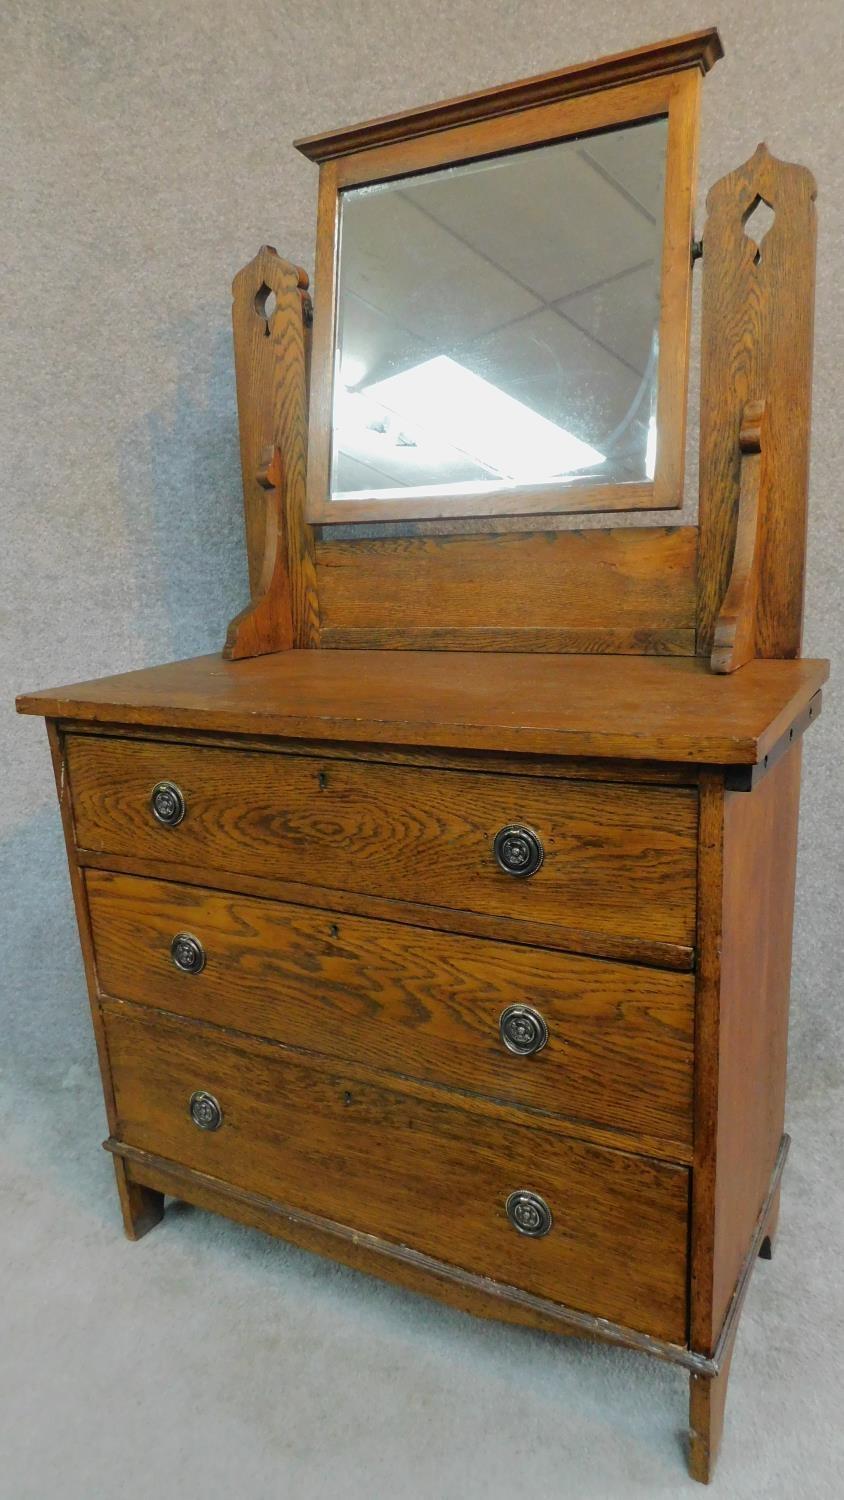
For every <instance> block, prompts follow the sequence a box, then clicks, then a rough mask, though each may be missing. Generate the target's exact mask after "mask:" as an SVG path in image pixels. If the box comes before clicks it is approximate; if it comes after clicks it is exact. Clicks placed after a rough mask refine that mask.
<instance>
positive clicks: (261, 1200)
mask: <svg viewBox="0 0 844 1500" xmlns="http://www.w3.org/2000/svg"><path fill="white" fill-rule="evenodd" d="M103 1146H104V1148H105V1150H106V1151H109V1152H111V1153H112V1154H113V1155H115V1156H118V1157H119V1158H120V1159H121V1160H122V1161H123V1162H124V1164H125V1166H126V1170H127V1172H128V1173H129V1175H130V1177H131V1179H132V1181H134V1182H138V1183H141V1184H142V1185H144V1186H148V1187H152V1188H154V1189H155V1190H156V1191H159V1192H164V1193H166V1194H168V1195H169V1196H172V1197H174V1198H178V1199H180V1200H181V1201H183V1202H184V1203H189V1204H192V1205H194V1206H195V1207H196V1208H199V1209H206V1210H209V1211H211V1212H213V1213H219V1214H224V1215H225V1216H226V1217H227V1218H230V1219H234V1220H235V1221H236V1222H237V1223H240V1224H250V1225H253V1226H254V1227H255V1228H258V1229H261V1230H263V1231H264V1232H265V1233H267V1234H272V1235H276V1236H280V1237H281V1238H283V1239H286V1240H289V1241H291V1242H292V1243H293V1244H294V1245H299V1246H300V1247H301V1248H302V1249H304V1250H309V1251H312V1252H314V1253H315V1254H317V1255H323V1256H328V1257H329V1258H330V1259H331V1260H335V1261H340V1262H341V1263H342V1264H343V1265H347V1266H353V1267H354V1268H355V1269H356V1270H359V1271H364V1272H367V1273H368V1274H370V1275H372V1276H378V1277H380V1278H381V1279H382V1280H385V1281H390V1282H393V1283H395V1284H396V1285H398V1286H401V1287H404V1288H405V1289H407V1290H408V1291H412V1292H420V1293H424V1294H425V1295H426V1296H429V1297H435V1298H437V1299H439V1300H440V1301H442V1302H445V1303H447V1304H448V1306H449V1307H454V1308H457V1309H458V1310H459V1311H461V1312H467V1313H471V1314H472V1315H473V1316H475V1317H480V1318H494V1319H496V1321H501V1322H505V1323H514V1324H517V1325H523V1326H525V1327H527V1328H536V1329H539V1330H540V1331H541V1332H543V1333H551V1334H554V1335H556V1336H560V1335H562V1336H563V1337H571V1336H575V1337H577V1338H588V1339H593V1340H597V1341H598V1342H599V1343H608V1344H615V1345H621V1346H622V1347H623V1348H627V1349H632V1350H634V1351H636V1352H638V1353H641V1354H651V1355H653V1356H654V1358H656V1359H661V1360H664V1361H666V1362H668V1363H671V1364H675V1365H679V1366H680V1367H682V1368H684V1369H687V1370H694V1371H697V1372H698V1373H701V1372H702V1373H707V1372H709V1373H712V1372H711V1371H709V1366H710V1365H711V1361H710V1360H707V1359H705V1358H704V1357H703V1356H702V1355H699V1354H694V1353H693V1352H692V1351H691V1350H690V1349H688V1348H687V1347H686V1345H684V1344H674V1343H670V1342H668V1341H666V1340H664V1339H656V1338H652V1337H651V1336H650V1335H649V1334H646V1333H639V1332H637V1331H636V1330H634V1329H632V1328H626V1327H624V1326H623V1325H620V1324H616V1323H612V1322H610V1321H609V1320H608V1319H606V1318H595V1317H592V1315H591V1314H589V1313H582V1312H578V1311H577V1309H576V1308H572V1307H566V1306H565V1305H563V1304H562V1303H559V1302H551V1301H549V1300H548V1298H547V1297H537V1296H535V1295H532V1294H531V1293H530V1292H525V1291H522V1290H521V1289H520V1288H518V1287H512V1286H507V1285H505V1284H504V1283H503V1282H498V1281H490V1280H489V1278H488V1277H485V1276H478V1275H476V1274H474V1273H472V1272H470V1271H465V1270H462V1269H461V1268H460V1267H455V1266H452V1265H449V1264H447V1263H446V1262H444V1261H442V1260H438V1259H436V1257H434V1256H430V1255H423V1254H422V1253H421V1252H420V1251H418V1250H414V1249H413V1248H412V1247H411V1246H409V1245H399V1244H396V1243H395V1242H393V1241H391V1240H384V1239H380V1238H379V1237H378V1236H377V1235H367V1234H362V1233H361V1232H360V1230H350V1229H349V1228H348V1227H347V1226H346V1225H344V1224H338V1223H336V1221H333V1220H329V1219H325V1218H324V1217H321V1216H320V1215H319V1214H312V1213H310V1212H309V1211H308V1210H307V1209H292V1208H290V1206H289V1205H282V1204H278V1203H275V1202H273V1201H272V1199H270V1198H266V1197H263V1196H262V1195H261V1194H259V1193H248V1192H245V1191H244V1190H243V1189H242V1188H234V1187H232V1186H231V1184H230V1183H224V1182H220V1180H219V1179H218V1178H216V1177H210V1176H209V1175H208V1174H207V1173H203V1172H195V1171H192V1170H189V1169H188V1168H187V1167H182V1166H179V1165H178V1163H176V1162H169V1161H165V1160H164V1159H163V1158H162V1157H160V1156H153V1155H151V1154H150V1153H149V1152H147V1151H139V1150H137V1149H136V1148H135V1147H133V1146H127V1145H126V1144H125V1143H124V1142H122V1141H116V1140H114V1139H109V1140H107V1141H104V1142H103Z"/></svg>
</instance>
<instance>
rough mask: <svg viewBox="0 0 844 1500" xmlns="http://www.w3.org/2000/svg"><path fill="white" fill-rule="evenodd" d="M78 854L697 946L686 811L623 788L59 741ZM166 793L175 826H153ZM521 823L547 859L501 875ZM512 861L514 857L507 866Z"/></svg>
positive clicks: (689, 795) (692, 817)
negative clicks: (176, 802)
mask: <svg viewBox="0 0 844 1500" xmlns="http://www.w3.org/2000/svg"><path fill="white" fill-rule="evenodd" d="M68 766H69V774H70V786H71V793H72V797H73V807H74V816H75V824H76V839H77V843H78V845H79V846H80V847H81V848H83V849H90V850H96V851H99V852H101V853H104V854H114V855H119V856H124V857H128V858H130V859H131V858H135V859H138V858H142V859H154V860H160V861H165V862H173V863H178V864H187V865H191V866H195V867H197V868H198V870H200V871H201V870H220V871H225V872H229V873H233V874H242V875H252V876H256V875H257V876H265V877H270V878H273V879H277V880H286V881H296V882H299V883H301V884H303V885H306V886H307V885H310V886H323V887H328V888H329V889H334V890H338V891H353V892H359V893H361V894H366V895H374V896H382V897H385V896H386V897H392V898H394V899H398V900H403V901H415V902H424V903H426V904H428V905H436V906H438V907H450V908H457V909H461V908H462V909H463V910H466V911H470V912H473V913H482V914H485V915H487V916H492V917H505V918H516V919H519V920H522V921H528V922H531V923H544V924H551V925H553V926H554V927H569V928H572V929H576V930H578V931H579V932H580V933H584V932H587V933H594V934H596V935H597V936H600V935H602V934H603V935H610V936H612V937H616V938H617V937H623V938H626V939H630V940H633V941H636V940H639V941H657V942H660V941H661V942H666V943H675V944H682V945H690V944H691V943H692V942H693V939H694V917H695V868H696V813H697V797H696V793H695V792H694V791H693V790H690V789H687V788H682V787H670V788H668V787H665V788H663V787H651V786H624V785H620V784H613V783H601V782H588V781H564V780H557V779H553V778H550V777H535V776H510V775H497V774H488V773H483V772H475V771H462V770H443V769H440V768H436V767H433V766H432V767H430V768H428V767H421V766H416V765H413V766H407V765H392V764H386V763H381V762H377V763H376V762H371V761H369V762H368V761H356V760H338V759H333V758H326V759H325V760H322V759H320V758H318V757H315V756H305V755H286V754H274V753H272V752H261V751H251V750H223V749H209V748H206V747H205V746H194V745H180V744H171V743H153V742H151V741H145V740H120V739H116V738H114V739H112V738H105V737H103V738H99V737H96V736H92V735H76V736H74V735H71V736H69V738H68ZM160 781H168V782H172V783H174V784H175V785H176V786H177V787H178V788H179V790H180V792H181V794H182V797H183V799H184V806H185V812H184V816H183V818H182V819H181V821H180V822H179V823H178V824H177V826H174V827H167V826H164V825H163V824H162V823H161V822H159V821H158V820H157V819H156V817H155V816H154V815H153V812H152V809H151V805H150V797H151V793H152V790H153V787H154V786H155V785H156V784H157V783H158V782H160ZM512 824H520V825H525V826H526V827H528V828H529V829H531V830H533V832H534V833H535V834H536V836H537V837H538V839H539V840H540V842H541V844H542V846H543V850H544V859H543V862H542V864H541V866H540V868H539V869H538V870H537V871H536V873H535V874H533V875H532V876H530V877H529V878H524V877H518V876H516V877H514V876H513V875H512V874H507V873H505V872H504V871H503V870H502V869H501V868H500V867H499V865H498V863H497V861H496V858H495V854H494V852H493V841H494V839H495V836H496V833H497V832H498V831H499V830H500V829H502V828H505V827H507V826H508V825H512ZM517 852H518V851H517Z"/></svg>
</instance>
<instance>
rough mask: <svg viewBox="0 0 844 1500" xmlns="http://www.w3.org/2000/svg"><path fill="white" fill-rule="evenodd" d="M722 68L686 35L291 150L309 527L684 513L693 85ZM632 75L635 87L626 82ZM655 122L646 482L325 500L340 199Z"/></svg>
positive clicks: (705, 40)
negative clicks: (313, 184)
mask: <svg viewBox="0 0 844 1500" xmlns="http://www.w3.org/2000/svg"><path fill="white" fill-rule="evenodd" d="M672 50H673V53H674V54H675V56H674V57H672ZM720 55H721V52H720V43H718V40H717V33H713V32H700V33H695V34H694V35H693V36H691V37H687V38H679V39H677V40H676V41H674V42H672V43H665V44H662V45H661V47H657V48H651V49H642V51H641V52H640V53H627V54H620V55H619V57H618V58H608V59H604V60H602V61H601V62H599V63H592V64H585V65H582V66H581V67H578V68H572V69H566V70H564V71H563V72H562V73H558V74H545V75H542V76H541V77H539V78H537V79H528V80H524V81H523V82H521V83H519V84H511V85H508V86H506V87H505V88H503V89H500V90H494V91H491V92H488V93H482V94H478V95H472V96H468V97H467V98H466V99H463V100H459V99H458V100H453V101H447V102H446V103H445V104H443V105H440V106H436V105H434V106H428V107H426V108H425V109H423V110H419V111H410V112H409V113H407V114H405V115H400V116H392V117H387V118H385V119H384V120H376V121H372V122H369V123H368V124H364V125H361V126H354V127H351V128H350V129H349V130H346V131H340V132H337V133H334V134H330V135H328V136H317V137H312V138H310V139H307V140H303V141H297V142H296V145H297V146H298V148H299V150H301V151H302V152H303V153H304V154H305V155H306V156H308V157H310V158H311V159H312V160H315V161H318V162H319V163H320V182H319V205H318V213H317V249H316V270H315V287H314V292H315V296H314V304H315V310H314V324H313V336H312V359H311V386H310V417H309V447H308V475H307V494H306V504H305V517H306V520H307V521H309V522H311V523H313V524H319V525H328V526H331V525H346V524H349V523H357V522H362V521H365V522H368V523H372V522H377V521H396V520H400V521H404V520H408V521H409V520H442V519H444V518H448V519H450V518H459V517H471V516H476V517H494V516H514V515H515V516H525V515H554V514H577V513H586V512H595V511H606V512H617V511H639V510H670V509H678V508H679V507H681V506H682V503H683V477H684V467H685V443H686V407H687V387H688V356H689V334H690V323H691V283H692V235H693V212H694V193H695V181H696V167H697V137H698V116H699V106H700V83H701V77H702V74H703V73H704V72H706V71H708V68H709V67H711V65H712V63H713V62H714V61H715V60H716V59H717V57H719V56H720ZM618 63H625V64H627V68H626V75H627V76H628V77H629V78H630V81H629V82H622V83H617V82H616V78H617V76H618V73H619V69H618V68H617V67H616V68H613V66H612V65H613V64H618ZM637 64H638V66H637ZM640 73H641V74H643V75H644V76H637V75H638V74H640ZM622 76H625V74H624V71H622ZM567 81H569V83H570V86H569V87H568V88H567V87H566V82H567ZM555 85H556V93H557V94H560V93H563V94H564V95H565V97H562V98H560V97H557V98H554V97H553V94H554V92H555V87H554V86H555ZM549 94H550V95H551V96H552V97H551V99H550V102H537V101H538V100H541V99H548V97H549ZM659 116H666V117H667V119H668V140H667V148H666V163H665V201H664V219H663V242H662V267H661V282H660V317H659V349H660V354H659V363H658V367H657V433H658V446H657V459H656V467H655V473H654V478H653V479H652V480H644V481H627V482H625V481H622V482H618V483H615V484H607V483H604V484H601V483H596V480H595V478H594V476H592V477H590V478H586V479H582V480H577V479H575V480H569V481H568V482H567V483H566V484H564V485H550V486H530V487H528V488H513V489H510V490H506V491H503V490H497V491H494V492H493V493H491V494H486V495H460V494H457V493H455V494H454V495H452V496H447V495H443V494H442V493H440V494H438V495H429V496H425V495H422V496H419V495H417V496H415V497H408V499H407V500H404V499H401V500H398V499H391V500H379V499H378V494H377V491H373V493H372V496H371V497H369V496H367V497H366V498H363V499H361V498H358V499H355V500H333V499H332V498H331V494H330V484H331V445H332V426H333V421H332V419H333V395H334V375H335V349H336V325H337V295H338V269H339V267H338V246H339V226H340V203H341V195H342V193H343V191H344V190H345V189H347V188H352V187H360V186H363V185H365V184H369V183H375V182H386V181H392V180H394V179H400V178H402V177H407V176H411V175H415V174H418V173H420V172H426V171H433V170H435V169H437V168H439V167H445V166H455V165H457V164H459V163H461V162H468V161H475V160H478V159H480V158H484V157H491V156H501V155H505V154H506V153H508V152H512V151H518V150H520V149H524V148H526V147H532V146H537V147H538V146H546V145H550V144H552V143H553V142H556V141H562V140H566V139H569V138H571V137H572V136H578V135H581V134H585V133H587V132H594V131H599V130H607V129H612V128H613V127H614V126H625V125H633V124H636V123H639V122H643V121H646V120H651V119H654V118H656V117H659ZM452 120H454V121H455V123H451V121H452Z"/></svg>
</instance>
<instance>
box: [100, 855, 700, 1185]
mask: <svg viewBox="0 0 844 1500" xmlns="http://www.w3.org/2000/svg"><path fill="white" fill-rule="evenodd" d="M86 884H87V889H88V899H89V903H90V907H91V914H92V922H93V929H94V942H95V947H96V955H97V967H98V975H99V981H100V985H101V987H102V989H103V990H105V992H106V993H108V994H110V995H113V996H116V997H117V998H119V999H123V1000H133V1001H136V1002H138V1003H145V1004H149V1005H153V1006H158V1007H161V1008H162V1009H164V1010H169V1011H173V1012H178V1013H180V1014H182V1015H185V1016H193V1017H197V1018H199V1019H201V1020H205V1021H210V1022H214V1023H215V1024H217V1025H220V1026H224V1027H230V1028H234V1029H238V1030H241V1031H247V1032H251V1033H253V1034H256V1035H258V1036H264V1037H269V1038H271V1039H273V1040H276V1041H280V1042H283V1043H286V1044H287V1045H290V1046H294V1047H301V1048H305V1049H308V1050H311V1051H316V1052H320V1053H323V1054H327V1055H330V1056H333V1057H339V1058H344V1059H349V1060H351V1061H353V1062H361V1063H368V1064H369V1065H371V1066H372V1067H374V1068H380V1069H385V1070H388V1071H390V1072H393V1073H398V1074H406V1075H409V1076H412V1077H418V1078H426V1079H429V1080H432V1081H434V1082H437V1083H442V1084H444V1085H447V1086H450V1087H451V1088H454V1089H458V1090H460V1091H463V1092H467V1093H477V1094H483V1095H491V1096H492V1097H495V1098H499V1099H503V1100H510V1101H512V1102H515V1103H518V1104H522V1105H525V1106H527V1107H529V1108H533V1109H536V1110H540V1111H545V1112H551V1113H556V1114H561V1115H565V1116H567V1117H568V1118H569V1119H571V1120H572V1121H573V1122H574V1123H575V1124H576V1125H577V1128H578V1129H579V1130H580V1131H581V1132H582V1133H583V1134H585V1135H589V1134H591V1133H592V1132H593V1131H594V1130H596V1129H598V1130H604V1131H606V1130H613V1129H614V1130H615V1131H617V1132H621V1133H622V1134H623V1135H624V1136H625V1143H626V1142H629V1141H630V1140H632V1141H633V1142H634V1145H635V1144H636V1136H637V1135H638V1136H640V1137H643V1138H646V1144H645V1146H644V1149H646V1150H648V1151H651V1152H655V1153H656V1154H660V1155H664V1154H670V1155H672V1157H673V1158H675V1159H680V1160H686V1161H687V1160H689V1157H690V1147H691V1140H692V1109H691V1102H692V1097H691V1090H692V1032H693V1017H694V980H693V976H692V975H691V974H672V973H670V972H661V971H658V970H653V969H644V968H639V967H637V966H633V965H622V964H612V963H606V962H602V961H596V960H593V959H589V958H582V957H576V956H572V955H568V954H566V955H563V954H559V953H552V952H548V951H546V950H543V949H534V950H531V949H525V948H521V947H517V946H515V945H512V944H505V943H496V942H482V941H480V940H478V939H476V938H469V937H464V936H460V935H456V934H452V933H436V932H431V931H426V930H423V929H419V928H410V927H406V926H402V925H399V924H396V923H391V922H379V921H372V920H370V919H366V918H360V917H354V916H349V915H346V914H343V913H337V912H322V911H314V910H312V909H310V908H307V907H301V906H294V905H289V904H284V905H282V904H280V903H277V902H270V901H261V900H257V899H255V898H254V897H244V896H237V895H232V894H230V893H225V892H216V891H210V890H204V889H201V888H197V887H191V886H183V885H178V884H173V883H171V882H161V881H152V880H143V879H138V878H137V877H133V876H126V875H115V874H112V873H109V872H107V871H98V870H88V872H87V877H86ZM180 931H188V932H190V933H192V934H193V935H194V936H195V937H196V938H198V939H199V941H200V942H201V943H202V945H203V948H204V949H205V952H206V955H207V957H206V963H205V967H204V969H203V970H202V971H201V973H199V974H196V975H191V974H185V973H183V972H180V971H179V969H178V968H177V967H176V966H175V965H174V963H173V961H172V959H171V956H170V943H171V940H172V939H173V937H174V936H175V934H176V933H177V932H180ZM516 1003H519V1004H528V1005H530V1006H532V1007H533V1008H534V1009H536V1010H538V1011H539V1012H540V1013H541V1015H542V1016H543V1018H544V1020H545V1022H546V1024H547V1026H548V1032H549V1035H548V1042H547V1045H546V1046H545V1047H544V1048H543V1049H542V1051H541V1052H538V1053H536V1054H535V1055H534V1056H532V1057H518V1056H514V1055H513V1054H512V1053H511V1052H509V1051H508V1050H507V1048H506V1047H505V1046H504V1044H503V1042H502V1041H501V1039H500V1036H499V1030H498V1023H499V1017H500V1015H501V1012H502V1011H503V1010H504V1008H505V1007H506V1006H508V1005H512V1004H516ZM678 1152H679V1156H678Z"/></svg>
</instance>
